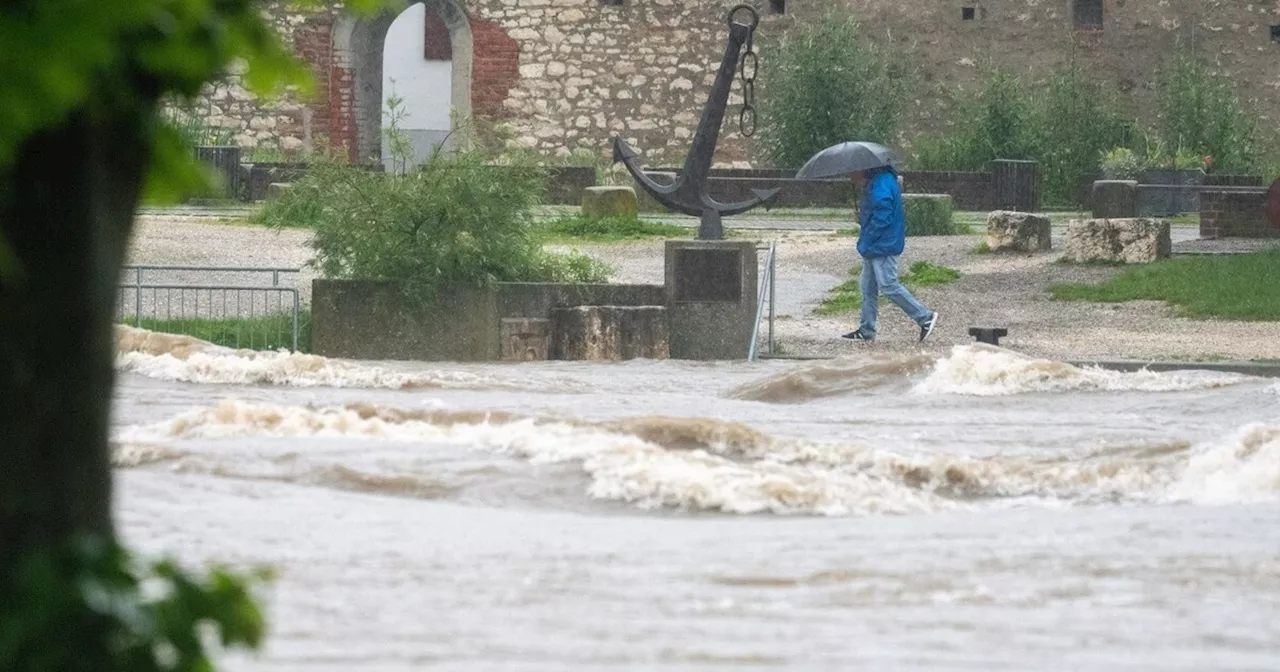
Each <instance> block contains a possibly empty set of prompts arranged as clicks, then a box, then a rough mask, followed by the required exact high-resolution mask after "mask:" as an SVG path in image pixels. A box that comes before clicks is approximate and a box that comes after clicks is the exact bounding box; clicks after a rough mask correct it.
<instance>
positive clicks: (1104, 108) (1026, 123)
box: [913, 63, 1133, 203]
mask: <svg viewBox="0 0 1280 672" xmlns="http://www.w3.org/2000/svg"><path fill="white" fill-rule="evenodd" d="M1040 88H1041V89H1042V90H1043V93H1042V94H1041V95H1040V96H1038V97H1037V96H1035V95H1033V94H1032V91H1033V90H1035V89H1033V88H1032V85H1031V84H1030V83H1029V82H1027V81H1026V80H1025V79H1023V78H1021V77H1019V76H1017V75H1015V74H1014V73H1012V72H1009V71H1007V70H1002V69H999V68H985V69H984V71H983V74H982V79H981V85H980V86H979V87H978V88H976V89H973V90H971V91H970V92H967V93H965V94H962V95H961V96H959V97H957V98H955V99H953V100H952V101H950V107H951V110H950V112H949V114H950V116H951V118H952V119H953V121H960V120H963V121H964V123H963V124H961V123H955V124H954V128H957V129H960V130H957V131H955V132H952V133H949V134H947V135H943V136H935V137H926V138H921V139H920V140H918V141H917V142H916V148H915V151H914V153H913V158H914V161H913V163H914V164H915V166H916V167H917V168H919V169H921V170H971V171H978V170H985V169H986V167H987V164H988V163H990V162H991V161H993V160H996V159H1030V160H1035V161H1039V162H1040V164H1041V168H1042V170H1043V171H1044V185H1043V187H1044V192H1045V196H1046V199H1047V200H1049V201H1050V202H1054V203H1070V202H1073V201H1074V200H1076V199H1077V197H1078V194H1077V182H1078V180H1079V178H1080V176H1081V175H1088V174H1093V173H1096V172H1097V171H1098V169H1099V161H1100V158H1101V157H1100V155H1101V153H1102V152H1103V151H1105V150H1107V149H1108V148H1111V147H1114V146H1118V145H1127V144H1129V143H1130V142H1131V139H1132V135H1133V123H1132V122H1131V121H1130V120H1129V117H1128V116H1127V115H1125V114H1124V112H1123V110H1122V107H1121V105H1120V103H1119V99H1118V97H1117V95H1116V92H1114V91H1112V90H1109V89H1105V88H1104V87H1102V86H1101V85H1099V84H1098V83H1097V82H1095V81H1093V80H1091V79H1090V78H1089V77H1088V75H1087V73H1085V72H1084V71H1083V70H1082V69H1081V68H1080V67H1079V66H1077V65H1075V64H1074V63H1072V64H1068V65H1066V66H1064V67H1063V68H1061V69H1059V70H1058V71H1056V72H1054V73H1053V74H1052V75H1051V76H1050V77H1049V79H1048V81H1047V82H1046V83H1045V85H1044V86H1043V87H1040Z"/></svg>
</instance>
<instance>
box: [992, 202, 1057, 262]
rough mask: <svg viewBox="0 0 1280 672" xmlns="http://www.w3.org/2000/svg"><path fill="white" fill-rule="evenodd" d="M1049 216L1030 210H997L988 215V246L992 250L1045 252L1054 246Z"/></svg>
mask: <svg viewBox="0 0 1280 672" xmlns="http://www.w3.org/2000/svg"><path fill="white" fill-rule="evenodd" d="M1051 233H1052V230H1051V228H1050V225H1049V218H1048V217H1045V216H1044V215H1035V214H1032V213H1029V212H1011V211H1008V210H996V211H995V212H993V213H991V214H989V215H987V246H988V247H990V248H991V251H992V252H1044V251H1047V250H1049V249H1052V247H1053V240H1052V237H1051Z"/></svg>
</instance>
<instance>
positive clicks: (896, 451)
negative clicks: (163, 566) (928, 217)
mask: <svg viewBox="0 0 1280 672" xmlns="http://www.w3.org/2000/svg"><path fill="white" fill-rule="evenodd" d="M119 343H120V347H121V353H120V354H119V356H118V359H117V369H118V370H119V371H120V381H119V386H118V392H117V395H116V400H115V416H114V428H113V435H114V442H115V443H114V446H113V450H114V453H113V462H114V464H115V466H116V476H117V484H118V485H117V495H116V500H117V501H116V509H117V512H118V519H119V521H120V523H121V527H122V529H123V533H124V536H125V538H126V540H127V541H128V542H129V543H131V544H133V545H135V546H136V547H138V548H139V549H141V550H143V551H146V552H150V553H173V554H176V555H178V556H179V557H180V558H181V559H182V560H183V561H185V562H188V563H192V564H199V563H203V562H207V561H218V562H230V563H234V564H236V565H238V566H250V565H261V564H266V565H270V566H272V567H274V568H275V569H276V571H277V577H276V580H275V582H274V583H273V584H272V585H271V587H270V588H269V590H268V592H267V594H266V595H265V601H266V607H267V610H268V619H269V623H270V627H271V634H270V638H269V640H268V644H267V646H266V648H265V650H264V651H263V652H261V653H260V654H257V655H253V656H246V655H243V654H236V655H231V656H228V657H227V658H226V659H225V661H224V664H223V667H224V669H227V670H246V671H248V670H254V671H257V670H271V671H277V670H333V671H337V670H421V669H446V670H486V671H488V670H507V669H512V670H517V669H518V670H600V669H637V670H641V669H644V670H648V669H653V670H707V669H728V668H732V669H735V670H783V669H787V670H849V669H868V670H978V669H981V670H1030V669H1035V670H1080V669H1088V670H1153V669H1159V670H1209V669H1213V670H1275V669H1280V619H1278V618H1277V615H1278V614H1280V505H1278V500H1280V393H1278V390H1280V388H1278V387H1277V386H1276V384H1275V383H1274V382H1273V381H1270V380H1265V379H1258V378H1250V377H1245V376H1239V375H1232V374H1219V373H1208V372H1179V373H1161V374H1156V373H1145V372H1144V373H1130V374H1123V373H1112V372H1103V371H1096V370H1087V369H1080V368H1075V367H1072V366H1069V365H1066V364H1062V363H1057V362H1048V361H1043V360H1032V359H1028V358H1025V357H1022V356H1020V355H1018V354H1016V353H1013V352H1010V351H1007V350H1001V349H996V348H991V347H986V346H979V345H972V346H958V347H956V348H954V349H953V350H952V351H950V352H949V353H948V354H946V355H945V356H943V357H935V356H932V355H929V356H926V355H917V356H904V355H891V354H880V355H877V354H875V353H874V351H870V352H869V353H864V354H856V353H851V354H850V355H849V356H848V357H846V358H842V359H837V360H831V361H825V362H782V361H773V362H765V363H757V364H746V363H689V362H674V361H664V362H648V361H636V362H625V363H616V364H583V363H564V362H554V363H537V364H520V365H499V364H493V365H452V364H442V365H437V364H406V363H369V362H348V361H339V360H327V359H323V358H319V357H311V356H305V355H285V354H273V353H272V354H250V353H235V352H231V351H227V350H222V349H219V348H214V347H209V346H204V345H202V344H199V343H190V342H186V341H183V340H182V339H172V338H164V337H160V336H151V335H149V334H147V333H145V332H135V331H132V330H126V331H122V332H121V337H120V340H119Z"/></svg>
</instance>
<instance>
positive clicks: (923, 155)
mask: <svg viewBox="0 0 1280 672" xmlns="http://www.w3.org/2000/svg"><path fill="white" fill-rule="evenodd" d="M948 106H949V108H950V111H949V114H950V116H951V117H952V119H956V120H964V122H965V123H963V124H957V125H956V126H955V128H956V129H957V130H955V131H953V132H952V133H949V134H947V135H946V136H943V137H935V138H925V139H922V140H921V141H919V142H918V147H919V148H918V149H917V151H916V152H915V162H914V163H915V164H916V167H917V168H918V169H920V170H983V169H985V167H986V165H987V164H988V163H990V162H991V161H993V160H995V159H1033V158H1035V155H1036V153H1037V152H1036V142H1037V140H1038V135H1039V134H1038V133H1037V130H1036V128H1035V127H1034V123H1035V121H1036V119H1035V117H1034V115H1033V114H1032V113H1033V108H1032V104H1031V95H1030V93H1029V92H1028V90H1027V87H1026V85H1025V84H1024V83H1023V82H1022V80H1021V79H1019V78H1018V77H1017V76H1015V75H1014V74H1012V73H1010V72H1009V71H1007V70H1003V69H1000V68H998V67H988V68H985V69H984V70H983V74H982V80H981V85H980V86H979V87H978V88H976V89H973V90H971V91H969V92H967V93H964V94H961V95H960V96H958V97H956V98H953V99H951V100H950V101H948Z"/></svg>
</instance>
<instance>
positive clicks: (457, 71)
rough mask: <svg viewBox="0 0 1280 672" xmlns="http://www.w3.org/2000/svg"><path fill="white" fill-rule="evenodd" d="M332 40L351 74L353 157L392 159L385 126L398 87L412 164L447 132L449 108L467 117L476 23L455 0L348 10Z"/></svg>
mask: <svg viewBox="0 0 1280 672" xmlns="http://www.w3.org/2000/svg"><path fill="white" fill-rule="evenodd" d="M433 36H434V38H435V39H434V40H433V39H432V38H433ZM333 41H334V45H333V46H334V57H335V60H336V61H338V62H345V63H349V64H350V71H351V73H352V77H353V79H354V82H353V89H354V91H353V93H354V98H355V100H354V101H353V102H352V107H353V108H354V109H353V110H352V114H353V116H354V120H353V124H354V126H355V129H354V130H355V133H354V135H355V142H354V143H353V144H354V147H352V148H351V149H352V150H353V152H354V154H355V158H356V160H358V161H360V162H362V163H369V162H372V163H382V164H383V165H389V163H390V161H391V156H390V153H389V152H387V151H385V150H386V134H385V133H384V132H383V131H384V128H385V121H386V102H387V100H389V99H390V97H391V95H392V93H393V91H394V94H395V95H396V96H398V97H400V98H402V99H403V100H404V103H403V112H404V113H405V116H404V117H402V118H401V119H400V120H399V122H398V126H399V128H400V129H401V131H403V132H405V134H406V136H407V137H408V138H409V140H410V145H411V146H412V147H413V155H414V160H413V161H411V163H416V162H418V161H421V160H422V159H424V158H425V157H427V156H429V155H430V152H431V151H432V150H433V149H434V148H435V147H436V146H438V144H439V142H440V141H441V140H443V138H444V137H445V136H447V134H448V131H449V130H450V128H451V127H452V124H451V115H457V116H459V117H461V118H468V117H470V115H471V58H472V56H471V53H472V52H471V48H472V47H471V27H470V23H469V21H468V19H467V15H466V13H465V12H464V11H463V10H462V8H461V7H459V6H458V4H457V3H456V2H455V1H454V0H425V1H424V2H416V3H403V4H400V5H399V6H398V7H394V8H391V9H388V10H386V11H383V12H382V13H380V14H378V15H376V16H373V17H364V16H356V15H351V14H344V15H343V16H342V17H341V18H340V19H339V21H338V24H337V26H336V29H335V31H334V35H333ZM392 80H394V85H393V84H392ZM446 82H447V84H446Z"/></svg>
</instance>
